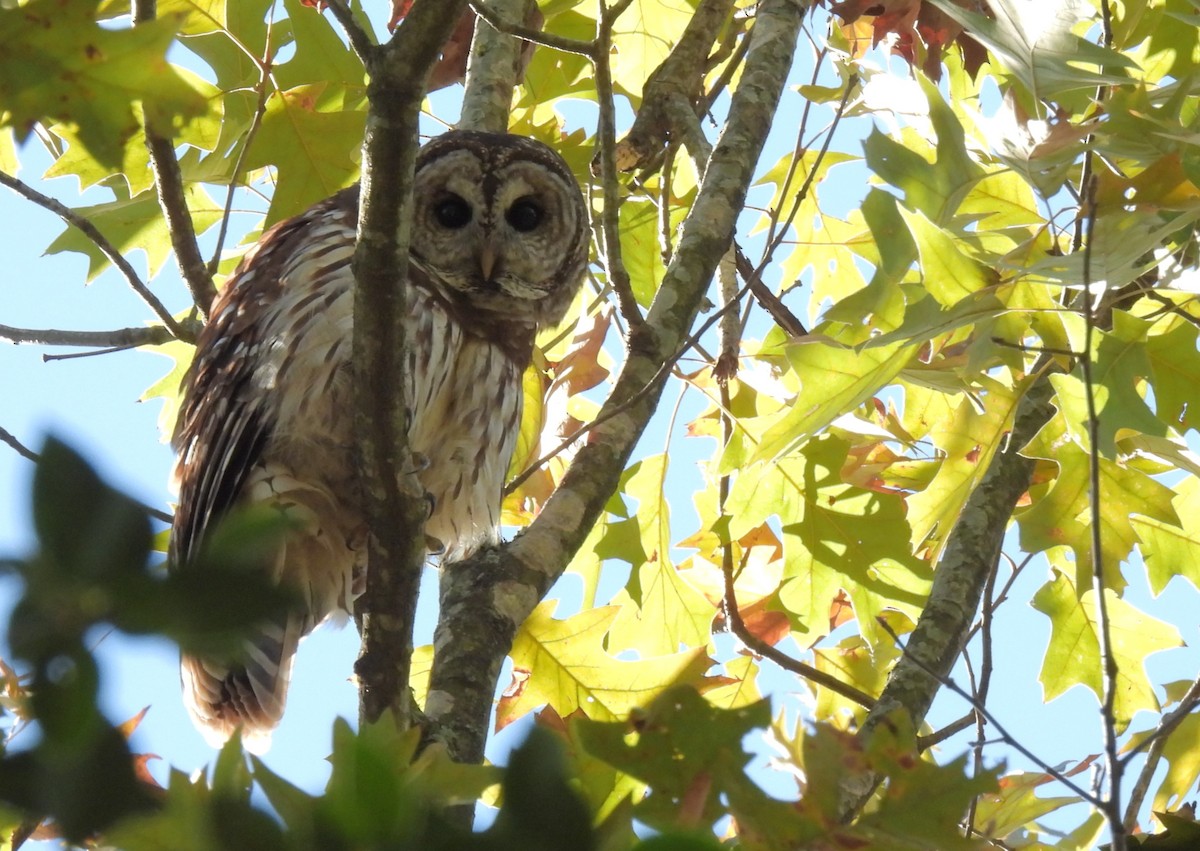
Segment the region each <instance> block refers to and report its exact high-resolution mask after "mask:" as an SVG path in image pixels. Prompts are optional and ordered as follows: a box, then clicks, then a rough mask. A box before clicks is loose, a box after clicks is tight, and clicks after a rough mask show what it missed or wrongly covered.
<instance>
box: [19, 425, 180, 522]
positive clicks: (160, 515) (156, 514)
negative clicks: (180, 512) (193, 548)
mask: <svg viewBox="0 0 1200 851" xmlns="http://www.w3.org/2000/svg"><path fill="white" fill-rule="evenodd" d="M0 443H7V444H8V445H9V446H11V447H12V448H13V450H14V451H15V452H16V453H17V454H18V455H20V456H21V457H22V458H25V459H27V460H29V461H32V462H33V463H35V464H36V463H37V462H38V461H40V460H42V456H41V455H39V454H38V453H36V452H34V451H33V450H32V449H30V448H29V447H28V446H26V445H25V444H24V443H22V442H21V441H20V440H18V439H17V437H16V435H14V434H13V433H12V432H10V431H9V430H8V429H6V428H4V427H3V426H0ZM141 506H142V509H143V510H144V511H145V512H146V513H147V514H149V515H150V516H151V517H153V518H154V519H155V520H160V521H162V522H163V523H166V524H167V525H168V526H170V525H171V523H172V521H173V520H174V518H173V517H172V516H171V515H170V514H167V512H165V511H160V510H158V509H157V508H151V507H150V506H148V505H146V504H145V503H141Z"/></svg>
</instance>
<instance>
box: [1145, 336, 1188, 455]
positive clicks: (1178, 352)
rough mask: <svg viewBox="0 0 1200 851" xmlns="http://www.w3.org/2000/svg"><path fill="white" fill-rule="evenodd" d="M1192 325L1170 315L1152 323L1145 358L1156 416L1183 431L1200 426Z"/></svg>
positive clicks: (1147, 337)
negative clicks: (1152, 389)
mask: <svg viewBox="0 0 1200 851" xmlns="http://www.w3.org/2000/svg"><path fill="white" fill-rule="evenodd" d="M1198 333H1200V332H1198V331H1197V328H1196V326H1195V325H1193V324H1192V323H1191V322H1189V321H1188V320H1186V319H1184V318H1183V317H1180V316H1176V315H1174V314H1170V315H1168V316H1167V317H1164V318H1163V319H1162V320H1160V321H1159V322H1157V323H1155V324H1154V327H1153V330H1152V331H1151V332H1150V333H1148V334H1147V336H1146V341H1145V357H1146V360H1147V361H1148V364H1149V374H1150V377H1151V385H1152V387H1153V388H1154V409H1155V412H1156V413H1157V415H1158V418H1159V419H1160V420H1162V421H1163V422H1166V423H1170V424H1171V425H1172V426H1173V427H1174V428H1176V429H1178V430H1179V431H1180V432H1183V431H1184V430H1186V429H1194V428H1200V351H1198V350H1197V334H1198Z"/></svg>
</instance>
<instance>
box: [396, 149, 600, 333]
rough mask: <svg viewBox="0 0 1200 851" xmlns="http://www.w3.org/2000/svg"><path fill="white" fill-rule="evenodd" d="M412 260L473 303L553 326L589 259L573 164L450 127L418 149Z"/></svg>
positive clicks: (540, 151)
mask: <svg viewBox="0 0 1200 851" xmlns="http://www.w3.org/2000/svg"><path fill="white" fill-rule="evenodd" d="M413 199H414V213H413V232H412V243H411V245H412V249H411V250H412V257H413V259H414V261H415V262H416V263H417V264H418V265H419V266H420V267H421V268H423V269H424V271H425V272H426V273H428V275H429V276H430V277H431V278H433V279H434V280H433V283H434V285H435V286H438V287H444V288H445V289H446V290H448V291H449V293H448V294H451V295H453V296H455V297H456V298H457V300H462V301H465V302H466V304H467V305H469V306H470V307H471V308H473V309H477V310H483V311H488V312H490V313H495V314H498V315H500V316H504V317H508V318H512V319H516V320H525V321H528V322H536V323H537V324H539V325H543V326H544V325H552V324H554V323H556V322H558V321H559V320H560V319H562V317H563V314H564V313H565V312H566V310H567V308H568V307H569V306H570V304H571V300H572V299H573V298H574V296H575V292H576V290H577V289H578V288H579V284H580V282H581V281H582V279H583V273H584V270H585V268H586V267H587V262H588V235H589V230H588V212H587V205H586V204H585V203H584V200H583V193H582V192H580V190H579V184H578V183H577V182H576V181H575V176H574V175H573V174H572V173H571V169H570V168H569V167H568V166H567V164H566V163H565V162H564V161H563V158H562V157H561V156H559V155H558V154H557V153H556V152H555V151H554V150H553V149H551V148H549V147H547V146H546V145H544V144H542V143H541V142H538V141H537V140H535V139H529V138H526V137H524V136H512V135H509V134H505V133H480V132H475V131H466V130H457V131H452V132H449V133H445V134H443V135H441V136H438V137H437V138H435V139H433V140H432V141H431V142H429V143H428V144H427V145H425V147H423V148H422V149H421V151H420V153H418V155H417V164H416V176H415V182H414V184H413Z"/></svg>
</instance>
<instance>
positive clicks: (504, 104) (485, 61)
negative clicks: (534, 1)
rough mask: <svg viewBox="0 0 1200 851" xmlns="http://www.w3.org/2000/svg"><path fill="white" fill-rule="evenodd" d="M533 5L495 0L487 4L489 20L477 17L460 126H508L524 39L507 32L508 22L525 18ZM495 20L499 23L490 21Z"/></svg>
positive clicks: (517, 0) (497, 130)
mask: <svg viewBox="0 0 1200 851" xmlns="http://www.w3.org/2000/svg"><path fill="white" fill-rule="evenodd" d="M531 7H532V5H531V3H530V0H492V3H491V4H490V6H489V8H488V12H489V14H490V15H491V17H490V18H489V19H488V20H486V21H481V20H479V19H476V21H475V37H474V38H473V39H472V40H471V56H470V59H469V60H468V62H467V80H466V91H464V92H463V104H462V114H461V116H460V117H459V119H458V128H459V129H460V130H484V131H487V132H490V133H504V132H505V131H507V130H508V116H509V113H511V112H512V98H513V88H514V87H515V86H516V84H517V69H518V68H519V67H520V62H521V50H522V48H523V47H524V43H523V42H521V41H518V40H517V39H516V38H514V37H513V36H511V35H507V34H506V32H507V25H508V24H515V23H516V22H518V21H524V20H525V18H526V16H527V15H528V13H529V10H530V8H531ZM492 20H495V21H496V22H497V24H499V26H497V24H492V23H490V21H492Z"/></svg>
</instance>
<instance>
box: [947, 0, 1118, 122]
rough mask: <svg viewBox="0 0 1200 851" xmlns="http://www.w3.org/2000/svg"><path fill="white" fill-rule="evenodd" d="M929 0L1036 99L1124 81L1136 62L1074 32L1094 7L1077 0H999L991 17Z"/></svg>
mask: <svg viewBox="0 0 1200 851" xmlns="http://www.w3.org/2000/svg"><path fill="white" fill-rule="evenodd" d="M931 2H932V3H933V5H935V6H937V7H938V9H940V10H941V11H942V12H944V13H946V14H947V15H949V16H950V17H951V18H952V19H954V20H955V21H958V22H959V23H960V24H962V25H963V27H964V28H966V29H967V30H968V31H970V33H971V37H972V38H974V39H976V40H977V41H978V42H979V43H980V44H982V45H983V46H984V47H986V48H987V49H988V50H989V51H990V52H991V53H992V55H993V56H995V57H996V58H997V59H999V60H1000V61H1001V62H1003V63H1004V65H1005V67H1006V68H1008V70H1009V71H1011V72H1012V73H1013V74H1014V75H1015V76H1016V77H1017V79H1018V80H1020V81H1021V82H1022V83H1023V84H1024V86H1025V88H1026V89H1028V91H1029V93H1030V94H1031V95H1032V96H1033V99H1034V100H1035V101H1044V100H1048V101H1052V100H1054V96H1055V95H1059V94H1062V93H1064V92H1069V91H1074V90H1077V89H1090V88H1095V87H1096V86H1102V85H1108V84H1115V85H1120V84H1121V83H1124V82H1127V81H1128V80H1129V77H1127V76H1126V75H1124V74H1121V73H1118V72H1119V71H1120V70H1121V69H1125V68H1134V67H1136V66H1135V63H1134V62H1133V60H1131V59H1129V58H1128V57H1127V56H1124V55H1122V54H1120V53H1118V52H1117V51H1115V50H1109V49H1107V48H1104V47H1100V46H1099V45H1097V44H1095V43H1093V42H1091V41H1089V40H1088V39H1086V38H1084V37H1083V36H1082V35H1076V34H1075V32H1074V30H1075V28H1076V27H1077V25H1078V24H1079V22H1080V18H1081V12H1084V9H1085V8H1086V9H1087V12H1086V13H1085V14H1089V16H1090V15H1091V14H1092V13H1091V7H1083V6H1082V4H1079V3H1077V2H1075V0H1051V2H1047V3H1039V4H1038V5H1036V6H1030V5H1029V4H1028V3H1024V2H1021V0H995V2H992V3H989V4H988V8H989V9H990V10H991V12H992V16H991V17H986V16H984V15H982V14H980V13H978V12H972V11H968V10H967V9H964V8H963V7H961V6H958V5H956V4H954V3H953V2H950V0H931ZM1080 66H1090V67H1088V68H1086V69H1085V68H1082V67H1080ZM1093 68H1094V69H1095V70H1092V69H1093Z"/></svg>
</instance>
